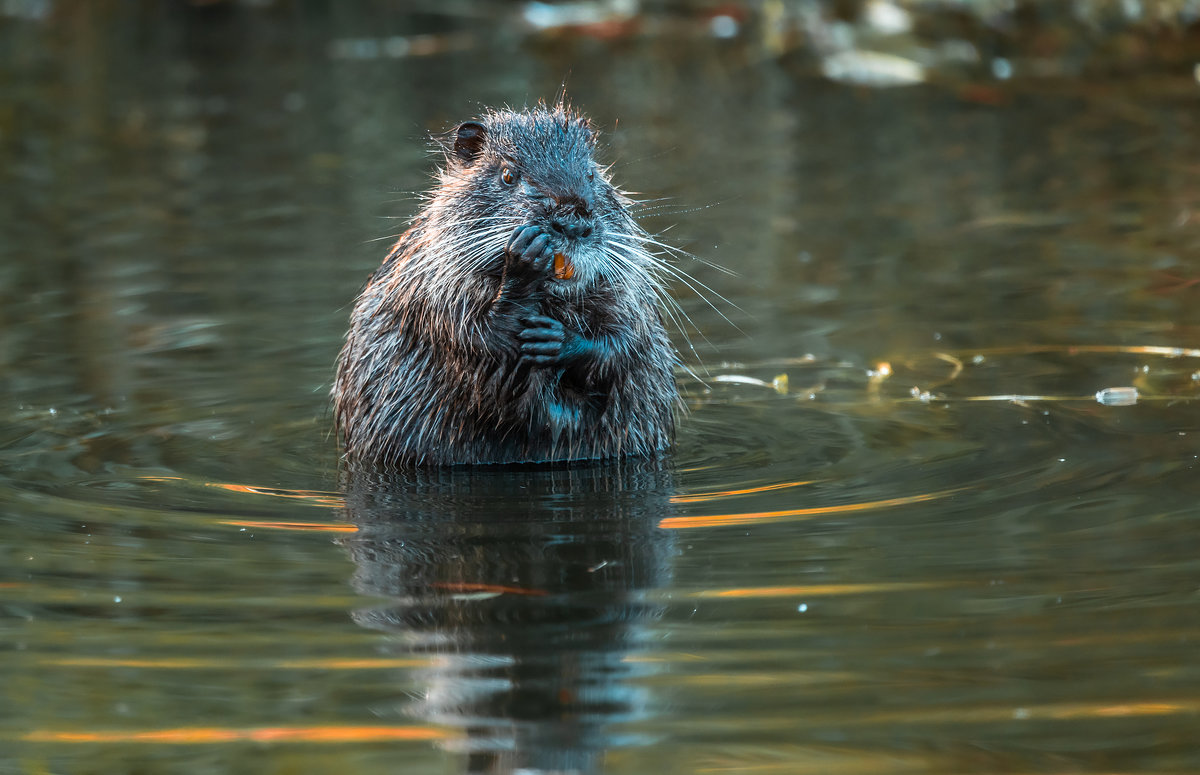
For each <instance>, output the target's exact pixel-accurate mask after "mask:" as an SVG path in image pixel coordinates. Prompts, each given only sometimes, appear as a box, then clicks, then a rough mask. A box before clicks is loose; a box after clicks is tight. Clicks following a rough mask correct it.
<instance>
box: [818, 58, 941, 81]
mask: <svg viewBox="0 0 1200 775" xmlns="http://www.w3.org/2000/svg"><path fill="white" fill-rule="evenodd" d="M821 72H822V74H824V76H825V77H826V78H828V79H829V80H831V81H838V82H839V83H849V84H853V85H855V86H871V87H874V88H880V89H881V88H888V87H892V86H912V85H913V84H918V83H922V82H924V81H925V68H924V67H922V66H921V64H920V63H919V62H914V61H913V60H911V59H905V58H904V57H899V56H896V55H894V54H883V53H881V52H878V51H858V50H850V51H841V52H838V53H837V54H832V55H830V56H827V57H825V59H824V60H822V62H821Z"/></svg>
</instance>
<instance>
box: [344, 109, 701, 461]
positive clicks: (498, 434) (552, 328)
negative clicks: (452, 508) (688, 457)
mask: <svg viewBox="0 0 1200 775" xmlns="http://www.w3.org/2000/svg"><path fill="white" fill-rule="evenodd" d="M448 145H449V147H448V148H447V153H446V165H445V167H444V168H443V169H442V170H441V171H440V173H439V180H438V186H437V187H436V188H435V189H434V190H433V191H432V192H431V193H430V194H429V197H428V199H427V202H426V205H425V207H424V209H422V210H421V212H420V213H419V214H418V215H417V217H416V218H415V219H414V221H413V223H412V226H411V228H409V230H408V231H407V232H405V234H404V235H403V236H402V237H400V240H399V241H398V242H397V243H396V245H395V246H394V247H393V248H392V251H391V253H390V254H389V255H388V256H387V258H386V259H385V260H384V262H383V265H382V266H381V267H380V268H379V269H378V270H377V271H376V272H375V274H374V276H373V277H372V278H371V280H370V281H369V282H368V284H367V286H366V288H365V289H364V291H363V292H362V295H361V296H360V297H359V299H358V302H357V303H356V304H355V307H354V312H353V314H352V316H351V326H350V333H349V334H348V336H347V339H346V344H345V346H344V347H343V348H342V351H341V354H340V356H339V358H338V370H337V380H336V383H335V385H334V389H333V399H334V408H335V413H336V418H337V425H338V429H339V434H340V436H341V439H342V442H343V445H344V449H345V454H346V457H347V458H348V459H349V460H350V461H352V462H362V463H376V464H384V465H392V466H405V465H441V464H455V463H515V462H548V461H567V460H587V459H600V458H610V457H617V456H624V455H643V456H644V455H654V454H657V453H659V452H662V451H663V450H665V449H667V448H668V447H669V446H670V444H671V442H672V439H673V436H674V416H673V412H674V410H675V408H676V404H677V402H678V394H677V392H676V388H675V381H674V365H675V362H676V356H675V352H674V350H673V349H672V347H671V344H670V341H669V340H668V337H667V333H666V330H665V328H664V326H663V323H662V316H661V313H660V308H659V306H658V305H659V298H658V296H659V294H660V293H661V292H662V288H661V285H660V284H659V281H658V279H657V278H656V276H655V263H654V262H655V259H654V258H653V257H652V256H651V255H650V254H649V253H648V252H647V251H646V249H645V246H644V240H645V237H646V235H645V233H644V232H643V231H642V230H641V229H640V228H639V227H638V226H637V224H636V223H635V222H634V220H633V218H632V217H631V216H630V214H629V212H628V209H627V208H628V206H629V204H630V203H629V200H627V199H626V198H625V197H624V196H623V195H622V194H621V193H620V192H619V191H618V190H617V189H616V188H614V187H613V185H612V184H611V183H610V182H609V179H608V176H607V173H606V171H605V170H604V169H602V168H600V167H598V166H597V165H596V162H595V160H594V158H593V152H594V149H595V135H594V133H593V131H592V129H591V127H590V125H589V124H588V122H587V120H586V119H584V118H582V117H580V116H579V115H577V114H576V113H574V112H573V111H572V110H570V109H569V108H567V107H565V106H563V105H558V106H555V107H538V108H535V109H533V110H528V111H522V112H507V111H505V112H494V113H490V114H488V115H486V116H485V117H483V118H482V119H481V120H480V121H477V122H476V121H471V122H467V123H464V124H462V125H460V126H459V127H458V128H457V130H456V131H455V133H454V136H453V139H452V141H451V143H449V144H448Z"/></svg>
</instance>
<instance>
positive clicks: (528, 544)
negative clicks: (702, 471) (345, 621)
mask: <svg viewBox="0 0 1200 775" xmlns="http://www.w3.org/2000/svg"><path fill="white" fill-rule="evenodd" d="M671 490H672V486H671V474H670V471H669V470H668V468H667V467H666V465H665V464H664V463H661V462H650V461H636V462H632V461H623V462H620V463H614V464H611V465H603V466H587V467H573V468H558V469H545V468H542V469H527V470H514V469H511V468H498V467H489V468H481V469H474V470H449V471H447V470H442V471H419V472H408V473H405V474H403V475H395V476H392V477H379V476H368V475H364V474H354V475H351V476H349V477H348V481H347V488H346V506H347V513H348V517H349V518H350V519H351V520H353V522H354V523H355V524H356V525H357V526H358V531H357V532H356V533H355V534H354V535H353V537H351V538H349V539H348V540H347V542H346V543H347V546H348V547H349V549H350V553H351V555H352V557H353V559H354V562H355V564H356V565H357V566H358V569H357V571H356V573H355V575H354V579H353V583H354V586H355V588H356V589H357V590H359V591H360V592H362V593H363V594H364V595H370V596H372V597H382V598H388V599H389V600H390V602H389V603H387V604H385V605H380V606H376V607H372V608H364V609H362V610H360V611H357V612H356V613H355V614H354V618H355V621H357V622H358V623H359V624H361V625H363V626H364V627H369V628H371V629H375V630H381V631H385V632H388V633H393V634H394V636H395V637H394V639H393V641H392V642H393V644H394V648H395V650H396V651H403V652H405V653H419V654H425V655H433V656H435V659H434V660H433V663H432V664H433V666H432V667H431V668H429V669H428V672H427V674H426V675H424V676H420V678H421V679H422V685H420V686H417V687H415V691H412V690H410V695H411V696H407V697H405V706H406V707H405V712H408V713H412V714H414V715H416V716H417V717H419V718H423V719H425V720H427V721H430V722H434V723H438V724H443V725H447V726H452V727H457V728H460V729H461V730H462V731H463V735H462V737H461V738H460V741H461V742H460V743H456V746H457V745H461V746H462V747H463V749H464V751H465V753H466V754H467V763H466V770H467V771H468V772H513V771H518V770H519V771H528V772H593V771H596V770H599V769H600V768H601V763H602V761H601V760H602V757H603V754H604V752H605V751H606V750H608V749H611V748H614V747H619V746H626V745H635V744H637V743H638V742H639V736H638V734H637V733H636V731H634V730H635V729H636V726H637V725H636V723H631V722H639V721H644V720H645V719H646V718H647V717H648V716H649V714H650V713H651V705H650V697H649V694H648V691H647V690H646V688H645V686H646V684H645V682H644V681H642V680H639V676H642V675H644V673H645V672H646V671H647V670H648V669H650V668H649V667H648V663H647V662H644V661H641V660H638V659H637V657H638V655H639V654H640V653H641V652H642V651H643V649H644V648H646V641H647V635H648V632H649V630H650V625H651V624H652V623H653V621H654V620H655V619H656V618H657V617H658V615H659V614H660V613H661V607H660V606H659V605H658V604H656V603H655V602H654V596H653V595H648V594H647V593H649V592H652V591H653V590H655V589H656V588H658V587H661V586H662V585H663V584H665V583H666V581H667V576H668V574H669V560H670V546H671V544H670V541H669V539H668V538H667V535H666V533H665V532H664V531H662V530H660V529H659V528H658V527H657V524H658V521H659V520H660V519H661V518H662V517H664V516H667V512H668V510H669V508H670V506H669V499H670V495H671ZM412 696H416V697H417V698H418V699H415V700H414V699H412Z"/></svg>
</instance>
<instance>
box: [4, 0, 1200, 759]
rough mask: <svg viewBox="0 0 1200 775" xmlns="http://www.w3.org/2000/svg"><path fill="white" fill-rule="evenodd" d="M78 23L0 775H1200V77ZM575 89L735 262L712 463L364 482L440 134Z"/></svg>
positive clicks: (22, 342) (31, 336)
mask: <svg viewBox="0 0 1200 775" xmlns="http://www.w3.org/2000/svg"><path fill="white" fill-rule="evenodd" d="M18 6H20V7H21V8H25V7H28V8H32V9H34V11H36V6H37V4H26V5H21V4H19V3H18V4H9V6H8V7H7V8H8V9H9V10H6V11H5V12H6V13H10V14H12V13H15V11H12V10H11V9H15V8H17V7H18ZM336 7H337V8H342V6H341V5H340V4H339V5H337V6H336ZM52 8H53V12H51V13H49V15H47V16H45V17H39V15H38V14H37V13H33V12H31V14H30V15H31V16H32V17H33V18H18V17H17V16H11V15H10V16H6V17H4V18H2V19H0V161H2V163H0V179H2V180H3V182H4V188H3V191H4V194H3V195H2V196H3V201H4V205H5V206H4V207H3V208H0V388H2V389H3V391H4V399H5V400H4V402H3V408H2V410H0V633H2V634H3V637H2V638H0V650H2V651H3V659H2V660H0V772H2V773H9V772H11V773H39V774H40V773H106V774H109V773H135V772H137V773H142V772H154V773H157V772H187V773H206V772H213V773H218V772H220V773H228V772H254V773H292V772H325V771H338V772H354V773H374V772H396V771H402V772H414V773H422V772H455V771H477V772H506V771H514V770H519V769H522V768H523V769H524V770H525V771H545V772H557V771H572V770H575V771H582V772H594V771H605V772H629V773H662V772H689V773H690V772H714V773H716V772H729V773H741V772H750V773H774V772H780V773H783V772H789V773H790V772H805V773H907V772H913V773H916V772H921V773H961V772H979V773H1028V772H1046V773H1068V772H1072V773H1077V772H1093V773H1134V772H1137V773H1188V772H1195V771H1197V770H1200V742H1198V736H1197V729H1200V659H1198V658H1197V656H1196V640H1197V638H1198V637H1200V629H1198V623H1200V559H1197V558H1198V557H1200V510H1198V509H1197V506H1196V503H1197V499H1198V496H1200V484H1198V482H1200V480H1198V478H1197V476H1196V466H1197V461H1198V455H1200V444H1198V443H1197V438H1198V434H1200V407H1198V405H1197V402H1196V397H1197V394H1198V392H1200V357H1198V355H1200V354H1198V353H1197V352H1196V351H1195V349H1193V348H1197V347H1200V312H1198V310H1200V304H1198V303H1197V302H1198V301H1200V263H1198V262H1197V256H1198V255H1200V166H1198V165H1197V160H1198V159H1200V112H1197V111H1196V110H1195V105H1196V98H1197V89H1200V87H1198V86H1197V84H1196V82H1195V79H1194V77H1193V74H1192V73H1191V72H1190V71H1187V72H1184V71H1178V72H1176V71H1172V70H1169V69H1167V70H1158V69H1153V68H1148V69H1146V70H1144V71H1138V72H1134V73H1126V74H1122V75H1121V77H1119V78H1117V77H1112V78H1103V79H1097V78H1093V77H1089V76H1082V75H1081V76H1079V77H1072V78H1065V77H1055V78H1053V79H1050V78H1046V79H1036V78H1024V79H1022V78H1015V79H1012V80H1011V81H1003V82H993V81H982V82H981V81H978V80H968V81H964V82H958V81H956V80H954V79H953V78H951V77H949V76H947V77H946V78H945V79H939V78H930V79H929V82H927V83H924V84H921V85H915V86H912V87H909V88H904V89H894V90H877V89H867V88H865V87H861V86H859V87H856V86H848V85H844V84H836V83H831V82H829V81H827V80H823V79H821V78H820V76H819V75H818V68H812V67H806V66H803V65H801V64H797V63H796V62H793V61H791V59H790V58H789V57H786V56H783V57H769V56H765V55H763V51H762V50H760V48H759V47H757V46H756V45H755V44H753V42H752V41H749V40H747V39H746V38H742V39H732V40H726V39H714V38H713V37H712V36H711V35H708V34H698V33H695V30H696V29H701V30H702V29H707V28H706V27H704V26H703V24H701V23H700V22H697V20H696V18H695V17H691V16H687V15H686V14H682V15H681V16H680V17H679V18H675V17H653V16H650V17H648V18H647V20H646V23H645V26H643V27H642V28H641V32H638V33H632V32H629V31H628V30H627V31H626V34H625V37H621V38H618V39H615V40H614V39H610V38H605V37H600V36H598V35H597V34H596V31H595V30H593V31H592V32H591V33H585V34H574V35H555V36H550V37H539V36H536V35H534V36H531V35H530V33H529V32H528V31H527V30H525V29H523V28H521V27H519V26H518V25H516V24H515V23H508V22H503V23H500V22H496V23H493V22H494V21H495V20H494V19H481V18H476V17H472V16H470V15H464V16H440V15H434V14H407V13H399V12H388V11H386V10H383V9H382V7H374V6H371V7H370V8H373V9H374V10H361V9H360V10H356V11H350V10H348V9H344V8H342V10H338V11H334V10H329V11H327V12H319V11H317V10H314V9H313V8H305V9H301V8H300V7H299V6H298V5H297V6H292V5H289V4H284V3H280V4H275V5H271V4H268V6H267V7H255V4H245V5H236V6H235V5H233V4H226V5H221V6H218V7H215V8H208V9H203V8H190V7H188V6H185V5H183V4H179V5H166V6H161V7H160V6H153V7H151V6H149V5H147V6H140V5H136V4H129V5H128V6H121V9H119V10H118V9H116V8H115V7H114V8H103V7H101V6H100V5H98V4H90V3H89V4H71V3H61V4H58V3H56V4H52ZM364 8H366V7H364ZM505 18H507V17H505ZM701 21H703V18H702V19H701ZM706 23H707V22H704V24H706ZM419 35H424V36H431V37H414V36H419ZM372 40H374V41H376V43H375V45H376V48H375V49H374V51H375V54H374V55H370V56H368V55H369V54H371V51H372V49H371V46H370V41H372ZM401 40H403V41H407V42H406V43H405V44H404V45H405V46H408V48H405V49H404V50H403V51H401V50H400V48H401V45H400V43H398V42H397V41H401ZM1181 40H1183V39H1182V38H1181ZM364 41H366V42H364ZM389 41H391V42H389ZM1179 45H1182V44H1179ZM389 46H390V48H389ZM389 51H390V52H391V53H390V54H387V52H389ZM380 52H382V53H383V54H387V55H386V56H385V55H382V54H381V53H380ZM1017 65H1018V67H1017V71H1018V72H1020V71H1021V69H1020V63H1019V62H1018V63H1017ZM564 78H567V79H568V86H569V90H570V92H571V94H572V97H573V99H574V100H575V101H576V102H577V103H578V104H579V105H581V106H582V107H583V108H585V109H586V110H587V111H588V112H589V113H590V114H591V115H592V116H593V117H595V118H596V120H597V121H598V123H599V124H600V125H601V126H602V127H603V128H604V129H605V134H604V139H605V141H606V142H607V146H608V147H607V155H608V158H609V160H610V161H613V162H614V163H615V165H616V166H615V168H614V175H615V177H616V178H617V180H618V181H619V182H621V183H623V184H624V185H625V186H626V187H627V188H629V189H632V190H634V191H638V192H641V196H642V197H643V198H645V199H647V200H653V201H652V202H651V203H649V204H647V205H646V207H645V208H644V213H643V218H642V220H643V222H644V223H645V224H646V225H647V226H648V228H650V229H651V230H653V231H664V230H668V229H669V231H666V233H665V235H664V238H665V239H666V240H667V241H669V242H671V243H672V244H675V245H678V246H680V247H681V248H684V249H686V250H688V251H690V252H692V253H694V254H696V255H697V256H698V257H700V258H702V259H703V260H704V261H692V260H690V259H687V258H684V259H680V260H679V261H678V262H677V266H678V267H679V268H681V269H683V270H684V271H686V272H688V273H689V274H690V275H691V276H692V277H693V278H695V280H696V281H697V283H703V284H704V286H707V287H708V288H710V289H711V290H710V291H707V292H706V295H707V296H708V299H709V301H711V302H712V304H711V305H710V304H708V303H706V302H705V301H704V300H702V299H700V298H698V297H697V296H696V295H695V294H693V293H691V292H689V291H688V289H687V288H686V287H683V286H682V285H681V286H680V287H678V288H677V289H676V290H677V291H678V299H679V302H680V304H681V305H682V306H683V308H684V310H685V311H686V312H687V314H688V316H689V317H690V320H691V324H690V325H687V326H685V327H684V328H685V330H684V331H681V332H679V335H678V338H677V343H678V344H679V346H680V349H681V351H682V352H683V353H684V360H685V361H686V362H687V363H688V364H689V365H690V366H691V367H692V369H693V370H694V372H695V373H694V374H687V373H681V376H680V383H681V387H682V388H683V390H684V393H685V394H686V397H687V401H688V404H689V407H690V412H689V414H688V416H687V417H686V418H685V419H684V420H683V421H682V425H681V434H680V439H679V445H678V449H677V450H676V453H675V455H674V456H673V457H672V458H671V459H670V460H669V461H666V462H665V463H664V464H661V465H657V464H656V465H651V464H648V463H639V462H633V461H627V462H625V463H621V464H614V465H606V466H591V467H576V468H569V467H566V468H558V469H531V470H519V469H481V470H476V471H455V472H424V473H419V474H418V473H410V474H407V475H391V476H369V475H358V476H349V475H347V474H346V473H345V472H343V471H341V470H339V464H338V459H337V450H336V445H335V442H334V439H333V438H332V434H331V418H330V415H329V411H328V406H327V391H328V385H329V382H330V380H331V376H332V368H333V359H334V356H335V353H336V351H337V348H338V346H339V343H340V341H341V337H342V334H343V332H344V326H345V320H346V317H347V315H348V311H349V303H350V301H351V299H353V297H354V294H355V293H356V292H357V290H358V288H359V287H361V284H362V282H363V280H364V279H365V277H366V275H367V273H368V272H369V271H370V270H371V269H373V268H374V266H375V265H377V263H378V261H379V260H380V258H381V257H382V255H383V253H384V252H385V250H386V246H387V244H388V243H389V240H390V239H391V238H392V236H394V235H396V234H398V233H399V231H401V230H402V228H403V223H404V219H405V218H407V217H408V216H410V215H411V214H412V213H413V212H414V211H415V208H416V206H417V203H416V202H415V201H414V199H413V196H412V194H411V193H407V192H412V191H417V190H420V189H421V188H422V187H424V186H425V185H426V182H427V171H428V169H429V167H430V165H431V163H432V160H431V159H430V158H429V157H428V155H427V154H426V150H427V146H426V144H425V137H426V134H427V133H428V132H429V131H438V130H441V129H444V128H446V127H448V126H451V125H452V124H453V123H454V122H455V121H457V120H460V119H462V118H465V117H468V116H469V115H470V114H472V113H474V112H475V111H476V110H477V106H478V105H480V104H496V103H502V102H508V103H515V104H521V103H524V102H525V101H527V100H535V99H537V98H539V97H543V96H552V95H553V94H554V93H555V92H556V91H557V89H558V88H559V86H560V85H561V83H562V81H563V79H564ZM618 122H619V123H618ZM398 192H399V193H398ZM705 261H710V262H713V263H715V264H717V265H719V266H721V267H725V268H727V269H728V270H731V271H732V272H733V274H727V273H725V272H722V271H719V270H718V269H716V268H713V267H711V266H709V265H708V264H706V263H704V262H705ZM726 316H727V317H728V318H729V320H728V321H727V320H726V319H725V317H726ZM689 342H690V345H689ZM1113 388H1136V390H1137V395H1136V401H1133V400H1132V396H1133V393H1132V391H1128V390H1118V391H1116V392H1109V393H1102V391H1105V390H1109V389H1113ZM1098 393H1100V396H1099V397H1098V396H1097V394H1098Z"/></svg>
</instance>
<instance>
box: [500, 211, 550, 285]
mask: <svg viewBox="0 0 1200 775" xmlns="http://www.w3.org/2000/svg"><path fill="white" fill-rule="evenodd" d="M504 252H505V255H506V257H507V260H508V272H509V275H510V276H512V277H514V278H517V279H519V280H521V281H522V282H525V283H529V284H536V283H540V282H541V281H543V280H545V279H546V278H547V277H549V276H550V273H551V272H552V271H553V270H554V248H552V247H551V246H550V235H548V234H546V232H544V231H542V227H540V226H534V225H526V226H518V227H517V228H516V229H514V230H513V233H512V236H511V237H509V239H508V245H507V246H505V248H504Z"/></svg>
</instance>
